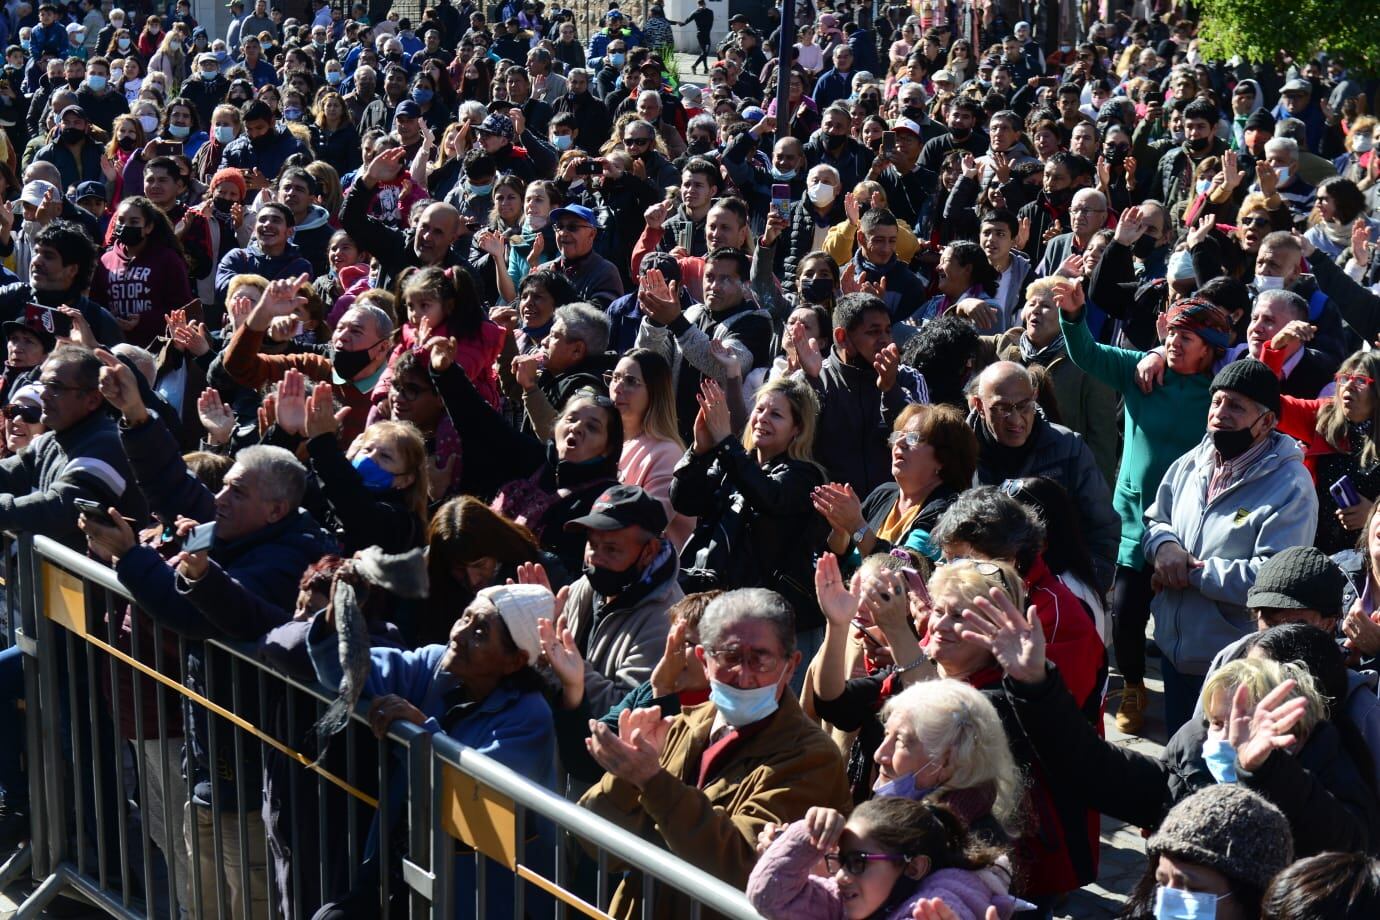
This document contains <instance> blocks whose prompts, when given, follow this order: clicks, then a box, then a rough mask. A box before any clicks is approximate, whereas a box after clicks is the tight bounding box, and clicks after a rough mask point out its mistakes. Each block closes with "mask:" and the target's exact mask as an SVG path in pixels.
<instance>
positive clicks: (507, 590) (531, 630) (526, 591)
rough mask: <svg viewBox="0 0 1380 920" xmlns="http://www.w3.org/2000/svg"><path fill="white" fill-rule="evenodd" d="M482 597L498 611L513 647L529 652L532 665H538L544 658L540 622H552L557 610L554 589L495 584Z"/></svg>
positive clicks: (482, 592) (482, 593) (528, 658)
mask: <svg viewBox="0 0 1380 920" xmlns="http://www.w3.org/2000/svg"><path fill="white" fill-rule="evenodd" d="M479 596H480V597H482V598H485V599H486V600H488V601H489V602H490V603H491V604H493V605H494V606H495V607H496V608H498V615H499V616H501V617H503V625H505V626H507V627H508V634H509V635H510V636H512V637H513V644H514V645H516V646H517V647H518V648H520V649H522V650H523V651H524V652H526V653H527V663H528V664H530V665H535V664H536V663H537V659H538V658H540V657H541V640H540V639H539V638H537V619H538V618H541V619H547V620H549V619H551V618H552V615H553V613H554V612H555V609H556V599H555V597H553V596H552V594H551V589H549V588H544V587H542V586H541V585H495V586H494V587H492V588H485V589H484V590H482V591H480V592H479Z"/></svg>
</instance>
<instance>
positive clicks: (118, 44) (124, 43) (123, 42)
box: [20, 36, 129, 51]
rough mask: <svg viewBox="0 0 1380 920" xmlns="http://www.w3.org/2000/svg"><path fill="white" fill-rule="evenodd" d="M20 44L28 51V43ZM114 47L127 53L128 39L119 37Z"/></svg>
mask: <svg viewBox="0 0 1380 920" xmlns="http://www.w3.org/2000/svg"><path fill="white" fill-rule="evenodd" d="M20 44H22V45H23V46H24V50H25V51H28V50H29V43H28V42H20ZM115 45H116V47H118V48H119V49H120V50H121V51H128V50H129V39H128V38H125V37H123V36H121V37H120V38H119V39H118V40H117V41H116V42H115Z"/></svg>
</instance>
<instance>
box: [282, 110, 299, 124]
mask: <svg viewBox="0 0 1380 920" xmlns="http://www.w3.org/2000/svg"><path fill="white" fill-rule="evenodd" d="M283 117H284V118H286V119H287V120H288V121H297V120H298V119H299V118H301V117H302V110H301V109H299V108H297V107H296V106H292V107H290V108H286V109H283Z"/></svg>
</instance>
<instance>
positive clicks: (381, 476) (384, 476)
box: [350, 454, 394, 492]
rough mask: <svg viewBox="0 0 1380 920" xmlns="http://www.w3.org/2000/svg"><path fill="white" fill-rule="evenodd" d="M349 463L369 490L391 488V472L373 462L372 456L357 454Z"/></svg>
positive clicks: (381, 490)
mask: <svg viewBox="0 0 1380 920" xmlns="http://www.w3.org/2000/svg"><path fill="white" fill-rule="evenodd" d="M350 464H351V465H352V466H353V467H354V468H355V472H357V473H359V478H360V479H363V480H364V488H366V489H368V490H369V491H370V492H386V491H388V490H389V489H391V488H393V478H394V477H393V474H392V473H390V472H388V471H387V470H385V469H384V468H383V467H381V466H379V465H378V464H377V463H375V462H374V458H373V457H367V456H365V455H364V454H359V455H357V456H356V457H355V459H354V460H351V461H350Z"/></svg>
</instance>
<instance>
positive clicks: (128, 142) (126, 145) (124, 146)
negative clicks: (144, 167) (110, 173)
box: [117, 137, 139, 153]
mask: <svg viewBox="0 0 1380 920" xmlns="http://www.w3.org/2000/svg"><path fill="white" fill-rule="evenodd" d="M117 143H119V145H120V149H121V150H123V151H125V152H126V153H128V152H129V151H131V150H133V149H134V148H135V147H138V146H139V142H138V141H136V140H135V139H134V138H132V137H122V138H120V140H119V141H118V142H117Z"/></svg>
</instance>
